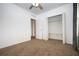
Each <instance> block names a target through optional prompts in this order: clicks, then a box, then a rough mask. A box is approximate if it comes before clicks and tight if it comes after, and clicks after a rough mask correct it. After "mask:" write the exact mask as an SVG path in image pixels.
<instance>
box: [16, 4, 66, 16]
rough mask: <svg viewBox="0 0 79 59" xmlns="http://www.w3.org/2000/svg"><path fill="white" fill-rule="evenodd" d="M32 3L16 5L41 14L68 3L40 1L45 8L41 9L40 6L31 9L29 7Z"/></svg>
mask: <svg viewBox="0 0 79 59" xmlns="http://www.w3.org/2000/svg"><path fill="white" fill-rule="evenodd" d="M31 4H32V3H16V5H18V6H20V7H22V8H24V9H26V10H27V11H30V12H32V13H33V14H36V15H38V14H41V13H43V12H46V11H48V10H51V9H54V8H57V7H60V6H62V5H64V4H66V3H40V4H41V5H42V7H43V10H41V9H39V8H35V7H34V8H32V9H31V10H30V9H29V7H30V6H31Z"/></svg>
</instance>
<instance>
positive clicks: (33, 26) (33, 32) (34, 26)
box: [31, 19, 36, 38]
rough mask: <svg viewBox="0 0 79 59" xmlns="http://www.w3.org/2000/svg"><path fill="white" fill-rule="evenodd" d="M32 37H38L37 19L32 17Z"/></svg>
mask: <svg viewBox="0 0 79 59" xmlns="http://www.w3.org/2000/svg"><path fill="white" fill-rule="evenodd" d="M31 34H32V35H31V37H32V38H36V20H34V19H31Z"/></svg>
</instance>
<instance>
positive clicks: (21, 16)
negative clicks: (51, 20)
mask: <svg viewBox="0 0 79 59" xmlns="http://www.w3.org/2000/svg"><path fill="white" fill-rule="evenodd" d="M30 18H31V14H30V13H29V12H27V11H26V10H24V9H22V8H20V7H18V6H17V5H14V4H7V3H5V4H0V28H1V29H2V31H0V34H1V35H2V36H1V35H0V36H1V37H0V48H4V47H7V46H11V45H14V44H17V43H21V42H24V41H28V40H31V21H30Z"/></svg>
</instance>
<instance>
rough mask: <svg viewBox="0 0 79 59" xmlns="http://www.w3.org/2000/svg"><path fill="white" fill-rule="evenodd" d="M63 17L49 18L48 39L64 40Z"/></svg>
mask: <svg viewBox="0 0 79 59" xmlns="http://www.w3.org/2000/svg"><path fill="white" fill-rule="evenodd" d="M62 32H63V31H62V15H57V16H53V17H49V18H48V36H49V37H48V38H50V39H57V40H62V39H63V38H62V34H63V33H62Z"/></svg>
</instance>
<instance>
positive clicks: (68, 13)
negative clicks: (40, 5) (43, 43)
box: [37, 3, 73, 44]
mask: <svg viewBox="0 0 79 59" xmlns="http://www.w3.org/2000/svg"><path fill="white" fill-rule="evenodd" d="M62 13H64V14H65V23H66V24H65V25H66V27H65V28H66V29H65V30H66V33H65V34H66V36H65V37H66V38H65V39H66V43H68V44H73V4H72V3H70V4H66V5H63V6H61V7H58V8H55V9H53V10H50V11H48V12H45V13H42V14H40V15H38V16H37V17H38V20H39V21H38V25H39V27H38V29H37V32H38V31H39V32H38V33H37V37H39V38H41V37H42V36H43V38H45V37H46V36H47V38H46V39H48V31H47V29H48V26H47V25H48V21H47V20H48V19H47V18H48V17H51V16H55V15H58V14H62ZM42 21H43V22H42ZM41 29H42V30H43V31H44V32H43V31H42V30H41ZM42 32H43V35H42V36H41V33H42ZM44 34H46V35H44Z"/></svg>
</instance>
